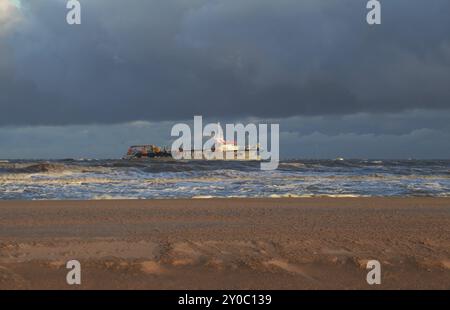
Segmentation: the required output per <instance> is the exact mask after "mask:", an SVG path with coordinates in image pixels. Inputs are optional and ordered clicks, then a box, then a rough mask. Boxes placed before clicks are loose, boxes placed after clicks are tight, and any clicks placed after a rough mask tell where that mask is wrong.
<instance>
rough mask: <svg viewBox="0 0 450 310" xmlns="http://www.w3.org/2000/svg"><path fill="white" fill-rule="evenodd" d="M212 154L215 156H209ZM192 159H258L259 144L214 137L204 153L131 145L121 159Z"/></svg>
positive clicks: (149, 145)
mask: <svg viewBox="0 0 450 310" xmlns="http://www.w3.org/2000/svg"><path fill="white" fill-rule="evenodd" d="M212 153H213V155H215V156H211V155H212ZM143 158H152V159H170V158H176V159H192V160H195V159H196V160H260V147H259V144H257V145H254V146H245V148H240V147H239V146H238V145H237V143H236V141H233V142H230V141H225V140H223V138H218V139H216V141H215V143H214V145H213V146H212V147H211V152H208V154H205V152H204V151H203V150H195V149H189V150H186V149H183V148H179V149H178V150H176V151H172V150H170V149H169V148H167V147H159V146H156V145H153V144H142V145H132V146H130V147H129V148H128V151H127V154H126V155H125V156H124V157H123V159H143Z"/></svg>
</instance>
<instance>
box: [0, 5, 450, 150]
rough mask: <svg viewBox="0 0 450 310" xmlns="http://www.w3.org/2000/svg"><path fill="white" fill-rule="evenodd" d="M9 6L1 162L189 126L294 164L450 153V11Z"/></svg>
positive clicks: (0, 86) (112, 144) (0, 69)
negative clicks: (268, 128)
mask: <svg viewBox="0 0 450 310" xmlns="http://www.w3.org/2000/svg"><path fill="white" fill-rule="evenodd" d="M80 2H81V4H82V24H81V25H76V26H69V25H68V24H67V23H66V13H67V9H66V3H67V1H66V0H0V158H69V157H71V158H72V157H75V158H77V157H91V158H111V157H119V156H121V155H122V154H123V152H124V151H125V150H126V147H127V146H128V145H130V144H135V143H157V144H167V145H170V141H171V137H170V129H171V127H172V125H173V124H175V123H177V122H186V121H189V120H192V118H193V116H194V115H203V116H204V118H205V119H206V121H212V122H217V121H221V122H222V123H226V122H244V123H245V122H250V121H252V122H262V123H268V122H271V123H273V122H277V123H280V130H281V150H280V151H281V155H282V156H283V157H302V158H334V157H337V156H342V157H358V158H410V157H411V158H450V18H449V15H448V14H449V12H450V1H448V0H433V1H426V0H389V1H381V2H382V24H381V25H379V26H369V25H367V23H366V13H367V9H366V2H367V1H365V0H276V1H275V0H146V1H144V0H127V1H124V0H84V1H83V0H81V1H80Z"/></svg>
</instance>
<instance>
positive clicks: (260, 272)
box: [0, 198, 450, 289]
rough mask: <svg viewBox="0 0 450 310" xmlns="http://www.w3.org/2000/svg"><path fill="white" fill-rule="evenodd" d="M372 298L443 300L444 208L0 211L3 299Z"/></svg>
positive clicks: (101, 203)
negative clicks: (402, 294)
mask: <svg viewBox="0 0 450 310" xmlns="http://www.w3.org/2000/svg"><path fill="white" fill-rule="evenodd" d="M72 259H76V260H78V261H80V263H81V266H82V267H81V268H82V284H81V285H80V286H69V285H68V284H67V283H66V274H67V272H68V270H67V269H66V268H65V264H66V262H67V261H69V260H72ZM373 259H375V260H378V261H379V262H380V263H381V266H382V284H381V285H375V286H370V285H368V284H367V282H366V274H367V272H368V270H366V264H367V261H368V260H373ZM380 288H381V289H405V288H411V289H450V199H448V198H295V199H187V200H98V201H93V200H91V201H1V202H0V289H380Z"/></svg>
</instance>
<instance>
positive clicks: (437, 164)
mask: <svg viewBox="0 0 450 310" xmlns="http://www.w3.org/2000/svg"><path fill="white" fill-rule="evenodd" d="M416 196H418V197H449V196H450V160H362V159H352V160H342V159H339V160H283V161H281V162H280V163H279V167H278V169H277V170H273V171H262V170H261V169H260V163H259V162H251V161H175V160H155V159H143V160H98V159H78V160H76V159H65V160H0V199H1V200H44V199H45V200H47V199H50V200H56V199H57V200H60V199H62V200H65V199H70V200H92V199H165V198H214V197H220V198H226V197H264V198H278V197H416Z"/></svg>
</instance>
